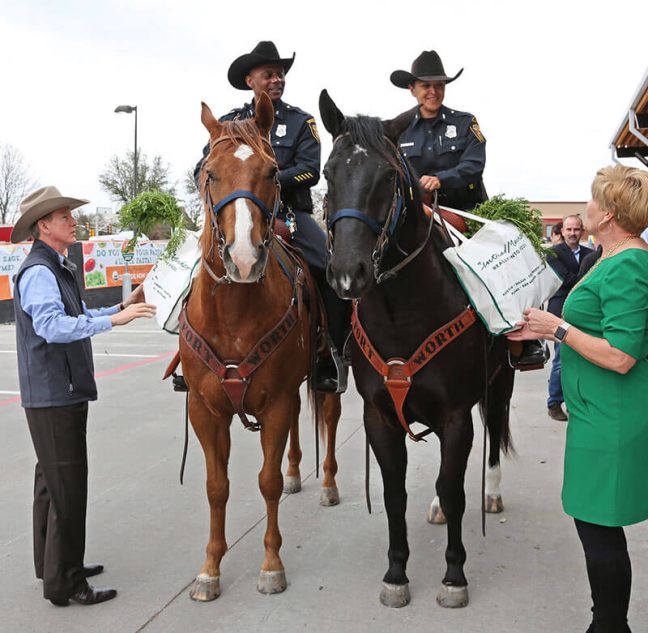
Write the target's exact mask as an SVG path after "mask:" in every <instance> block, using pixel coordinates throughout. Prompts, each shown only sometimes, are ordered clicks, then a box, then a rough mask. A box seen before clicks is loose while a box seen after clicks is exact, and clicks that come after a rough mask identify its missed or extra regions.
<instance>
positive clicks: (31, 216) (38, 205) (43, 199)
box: [11, 187, 90, 244]
mask: <svg viewBox="0 0 648 633" xmlns="http://www.w3.org/2000/svg"><path fill="white" fill-rule="evenodd" d="M89 202H90V200H83V199H81V198H69V197H67V196H62V195H61V192H60V191H59V190H58V189H57V188H56V187H41V188H40V189H36V191H34V192H33V193H30V194H29V195H28V196H27V197H26V198H23V201H22V202H21V203H20V218H19V219H18V222H16V225H15V226H14V227H13V231H12V232H11V241H12V242H13V243H14V244H16V243H18V242H24V241H25V240H26V239H27V238H28V237H29V230H30V229H31V227H32V226H33V225H34V224H36V222H38V220H40V219H41V218H44V217H45V216H46V215H47V214H48V213H51V212H52V211H57V210H58V209H70V210H72V209H76V208H77V207H80V206H83V205H84V204H88V203H89Z"/></svg>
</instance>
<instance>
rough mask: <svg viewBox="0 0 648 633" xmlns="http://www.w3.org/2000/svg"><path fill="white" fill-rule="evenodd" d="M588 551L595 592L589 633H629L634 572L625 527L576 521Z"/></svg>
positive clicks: (588, 565) (589, 569)
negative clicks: (629, 612)
mask: <svg viewBox="0 0 648 633" xmlns="http://www.w3.org/2000/svg"><path fill="white" fill-rule="evenodd" d="M574 521H575V523H576V530H577V531H578V536H579V538H580V540H581V543H582V544H583V550H584V551H585V563H586V565H587V577H588V578H589V583H590V589H591V592H592V602H593V607H592V613H593V618H592V624H591V625H590V628H589V629H588V630H587V631H588V633H629V632H630V627H629V626H628V605H629V604H630V588H631V585H632V569H631V566H630V557H629V556H628V546H627V543H626V538H625V534H624V532H623V528H621V527H606V526H604V525H594V524H593V523H585V522H584V521H579V520H578V519H574Z"/></svg>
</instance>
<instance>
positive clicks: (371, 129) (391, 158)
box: [344, 114, 403, 175]
mask: <svg viewBox="0 0 648 633" xmlns="http://www.w3.org/2000/svg"><path fill="white" fill-rule="evenodd" d="M344 124H345V125H344V127H345V130H344V131H345V132H346V133H347V134H348V135H349V138H350V139H351V142H352V143H353V144H354V145H359V146H360V147H364V148H365V149H366V150H367V151H370V152H375V153H376V154H378V155H379V156H380V157H381V158H383V159H384V160H386V161H387V162H388V163H389V164H390V165H391V166H392V167H393V168H394V169H396V171H398V173H399V174H401V175H402V174H403V167H402V165H401V164H400V162H399V161H398V160H397V158H396V157H395V155H394V148H393V147H389V146H388V144H387V143H388V140H387V138H386V136H385V131H384V128H383V122H382V120H381V119H379V118H378V117H372V116H366V115H364V114H359V115H357V116H354V117H346V118H345V119H344ZM390 145H391V142H390Z"/></svg>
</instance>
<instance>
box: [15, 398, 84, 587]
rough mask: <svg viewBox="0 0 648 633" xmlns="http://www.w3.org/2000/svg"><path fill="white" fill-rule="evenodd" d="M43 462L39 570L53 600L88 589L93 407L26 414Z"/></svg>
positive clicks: (37, 521)
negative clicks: (89, 454)
mask: <svg viewBox="0 0 648 633" xmlns="http://www.w3.org/2000/svg"><path fill="white" fill-rule="evenodd" d="M25 414H26V416H27V422H28V424H29V432H30V433H31V437H32V442H33V444H34V449H35V450H36V457H37V459H38V463H37V464H36V471H35V475H34V506H33V521H34V568H35V571H36V576H37V577H38V578H42V579H43V595H44V597H45V598H47V599H65V598H69V597H70V596H71V595H72V594H74V593H76V592H77V591H79V590H80V589H82V588H83V587H84V586H85V584H86V580H85V576H84V575H83V557H84V553H85V525H86V504H87V496H88V457H87V449H86V423H87V418H88V403H87V402H83V403H80V404H76V405H71V406H67V407H47V408H43V409H25Z"/></svg>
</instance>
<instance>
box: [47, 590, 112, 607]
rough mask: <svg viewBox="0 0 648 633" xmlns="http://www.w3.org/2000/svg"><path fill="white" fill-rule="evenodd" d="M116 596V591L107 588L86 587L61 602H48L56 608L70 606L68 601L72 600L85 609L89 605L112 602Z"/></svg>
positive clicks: (53, 600)
mask: <svg viewBox="0 0 648 633" xmlns="http://www.w3.org/2000/svg"><path fill="white" fill-rule="evenodd" d="M116 595H117V590H116V589H110V588H108V587H93V586H92V585H87V586H86V587H85V588H84V589H81V591H77V592H76V593H75V594H74V595H72V596H70V597H69V598H64V599H62V600H59V599H55V598H50V602H51V603H52V604H54V605H56V606H57V607H67V606H68V604H70V602H69V601H70V600H74V602H76V603H78V604H80V605H82V606H84V607H85V606H88V605H91V604H99V603H100V602H106V601H107V600H112V599H113V598H114V597H115V596H116Z"/></svg>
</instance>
